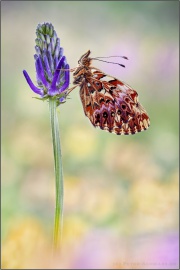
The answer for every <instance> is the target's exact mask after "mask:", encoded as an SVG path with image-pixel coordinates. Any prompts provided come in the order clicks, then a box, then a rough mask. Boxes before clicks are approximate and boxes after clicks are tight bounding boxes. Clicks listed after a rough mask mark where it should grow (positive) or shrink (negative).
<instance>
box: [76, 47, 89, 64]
mask: <svg viewBox="0 0 180 270" xmlns="http://www.w3.org/2000/svg"><path fill="white" fill-rule="evenodd" d="M90 53H91V51H90V50H88V51H87V52H86V53H84V54H83V55H82V56H81V58H80V59H79V61H78V64H79V65H80V66H86V67H89V66H90V64H91V58H90V57H89V55H90Z"/></svg>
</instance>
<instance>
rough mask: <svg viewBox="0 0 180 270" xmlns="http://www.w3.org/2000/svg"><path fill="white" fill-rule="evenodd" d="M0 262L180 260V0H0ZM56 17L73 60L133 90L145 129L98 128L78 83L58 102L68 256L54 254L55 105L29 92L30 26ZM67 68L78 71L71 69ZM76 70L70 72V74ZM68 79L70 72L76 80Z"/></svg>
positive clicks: (158, 265)
mask: <svg viewBox="0 0 180 270" xmlns="http://www.w3.org/2000/svg"><path fill="white" fill-rule="evenodd" d="M1 7H2V10H1V12H2V13H1V15H2V26H1V38H2V46H1V57H2V62H1V67H2V70H1V72H2V73H1V75H2V81H1V87H2V103H1V105H2V199H1V200H2V268H3V269H10V268H11V269H17V268H18V269H27V268H35V269H38V268H46V269H47V268H70V269H76V268H79V269H81V268H85V269H86V268H87V269H88V268H90V269H93V268H109V267H111V268H117V269H126V268H127V269H134V268H138V269H152V268H154V269H171V268H172V269H176V267H178V88H179V82H178V74H179V46H178V45H179V41H178V40H179V36H178V35H179V29H178V28H179V21H178V15H179V2H178V1H149V2H148V1H147V2H145V1H127V2H123V1H122V2H116V1H104V2H103V1H97V2H95V1H86V2H83V1H82V2H81V1H72V2H71V1H67V2H65V1H47V2H46V1H42V2H40V1H27V2H23V1H6V2H5V1H3V2H2V3H1ZM43 22H51V23H52V24H53V25H54V27H55V30H56V32H57V34H58V36H59V37H60V39H61V46H62V47H63V48H64V52H65V55H66V57H67V59H68V63H69V64H70V67H71V68H73V67H76V65H77V61H78V59H79V58H80V56H81V55H82V54H83V53H84V52H86V51H87V50H88V49H90V50H91V51H92V56H93V57H96V56H109V55H126V56H127V57H128V58H129V61H126V62H125V61H123V60H122V61H121V62H122V63H125V64H126V68H125V69H123V68H121V67H119V66H116V65H111V64H107V63H101V62H98V61H96V62H95V61H94V63H93V65H94V66H96V67H97V68H100V69H101V70H102V71H104V72H106V73H108V74H111V75H112V76H115V77H118V78H119V79H121V80H123V81H125V82H126V83H128V84H129V85H131V86H132V87H133V88H134V89H136V90H137V91H138V93H139V100H140V102H141V103H142V105H143V106H144V107H145V108H146V110H147V112H148V114H149V116H150V119H151V126H150V128H149V129H148V130H147V131H145V132H142V133H139V134H136V135H135V136H116V135H114V134H110V133H107V132H104V131H102V130H99V129H95V128H94V127H93V126H92V125H91V124H90V122H89V120H88V118H87V117H85V115H84V112H83V109H82V104H81V101H80V97H79V93H78V92H79V91H78V88H76V89H75V90H74V91H73V92H72V93H71V99H69V100H68V102H66V103H65V104H64V105H62V106H61V107H60V109H59V121H60V133H61V143H62V153H63V166H64V181H65V198H64V236H63V251H62V255H61V257H60V255H58V254H57V257H56V259H54V260H53V261H51V241H52V229H53V222H54V221H53V218H54V204H55V202H54V197H55V190H54V186H55V183H54V171H53V153H52V142H51V133H50V123H49V112H48V103H47V102H44V103H43V102H40V101H38V100H36V99H33V98H32V97H34V96H35V95H34V94H33V92H32V91H31V90H30V89H29V87H28V85H27V83H26V81H25V78H24V77H23V74H22V70H23V69H26V70H27V71H28V73H29V74H30V76H31V78H32V79H33V80H34V82H35V67H34V60H33V54H34V53H35V50H34V45H35V42H34V40H35V37H36V36H35V30H36V26H37V24H38V23H43ZM71 76H72V75H71ZM71 79H72V77H71ZM71 81H72V80H71Z"/></svg>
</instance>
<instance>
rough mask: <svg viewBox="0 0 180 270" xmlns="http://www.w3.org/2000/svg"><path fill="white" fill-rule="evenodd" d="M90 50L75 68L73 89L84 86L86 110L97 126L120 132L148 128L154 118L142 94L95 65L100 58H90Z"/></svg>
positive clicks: (82, 91) (81, 95)
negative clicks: (151, 118) (142, 100)
mask: <svg viewBox="0 0 180 270" xmlns="http://www.w3.org/2000/svg"><path fill="white" fill-rule="evenodd" d="M90 53H91V52H90V50H88V51H87V52H86V53H85V54H83V55H82V56H81V57H80V59H79V61H78V66H77V67H76V68H75V69H74V73H73V77H74V81H73V84H74V85H75V86H74V87H73V88H72V89H74V88H75V87H77V86H79V87H80V98H81V102H82V105H83V109H84V113H85V115H86V116H87V117H88V118H89V120H90V121H91V123H92V124H93V126H94V127H99V128H101V129H102V130H106V131H108V132H111V133H115V134H117V135H131V134H135V133H137V132H141V131H143V130H146V129H148V127H149V126H150V119H149V116H148V114H147V112H146V111H145V109H144V108H143V106H142V105H141V104H140V103H139V102H138V93H137V92H136V91H135V90H134V89H132V88H131V87H130V86H129V85H127V84H126V83H124V82H123V81H120V80H118V79H116V78H114V77H112V76H109V75H107V74H105V73H104V72H102V71H101V70H99V69H97V68H95V67H92V66H91V62H92V60H93V59H97V58H90V57H89V55H90ZM123 58H125V59H127V58H126V57H123ZM100 61H102V60H100ZM119 65H121V64H119ZM121 66H123V65H121Z"/></svg>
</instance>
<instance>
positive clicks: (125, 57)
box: [95, 55, 129, 60]
mask: <svg viewBox="0 0 180 270" xmlns="http://www.w3.org/2000/svg"><path fill="white" fill-rule="evenodd" d="M111 57H121V58H124V59H126V60H129V59H128V58H127V56H121V55H112V56H97V57H95V58H111Z"/></svg>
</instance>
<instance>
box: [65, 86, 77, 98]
mask: <svg viewBox="0 0 180 270" xmlns="http://www.w3.org/2000/svg"><path fill="white" fill-rule="evenodd" d="M77 86H79V84H77V85H75V86H73V87H71V88H69V89H67V94H66V95H67V96H68V95H69V94H70V93H71V91H72V90H74V89H75V88H76V87H77Z"/></svg>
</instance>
